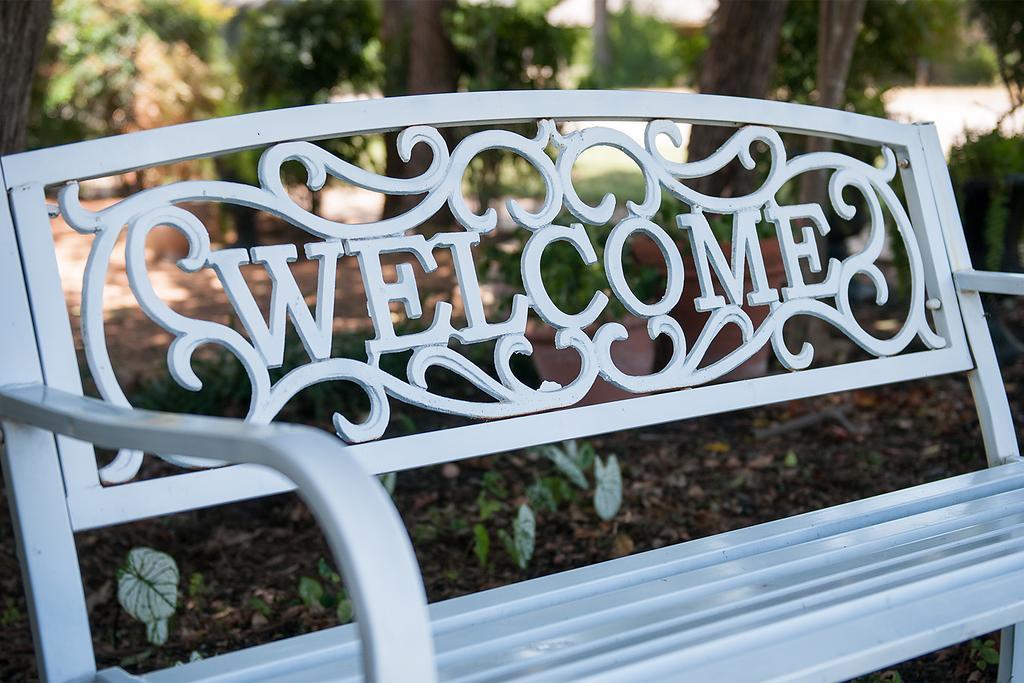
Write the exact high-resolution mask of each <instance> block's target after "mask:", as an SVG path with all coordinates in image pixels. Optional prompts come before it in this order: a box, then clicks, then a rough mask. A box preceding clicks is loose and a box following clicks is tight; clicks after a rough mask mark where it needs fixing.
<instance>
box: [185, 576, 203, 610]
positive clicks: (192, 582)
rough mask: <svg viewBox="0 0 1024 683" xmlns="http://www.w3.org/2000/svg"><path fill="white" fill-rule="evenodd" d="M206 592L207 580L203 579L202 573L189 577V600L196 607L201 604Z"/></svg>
mask: <svg viewBox="0 0 1024 683" xmlns="http://www.w3.org/2000/svg"><path fill="white" fill-rule="evenodd" d="M206 591H207V588H206V579H205V578H203V574H202V572H192V575H191V576H189V577H188V598H189V600H191V601H192V602H193V603H194V604H196V605H198V604H201V603H202V601H203V596H204V595H206Z"/></svg>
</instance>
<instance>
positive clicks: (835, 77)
mask: <svg viewBox="0 0 1024 683" xmlns="http://www.w3.org/2000/svg"><path fill="white" fill-rule="evenodd" d="M866 4H867V0H832V2H822V3H821V4H820V5H819V6H818V69H817V74H816V78H815V91H814V92H813V93H812V94H811V101H812V102H813V103H814V104H817V105H818V106H820V107H829V108H831V109H837V108H839V107H841V106H843V102H844V94H845V92H846V78H847V76H848V75H849V73H850V62H851V61H852V60H853V47H854V45H855V44H856V42H857V33H858V31H859V29H860V22H861V19H862V18H863V17H864V7H865V5H866ZM831 148H832V141H831V140H829V139H828V138H822V137H810V138H808V140H807V151H808V152H820V151H827V150H829V149H831ZM825 183H826V176H825V173H824V172H823V171H811V172H808V173H804V174H803V175H802V176H801V178H800V201H801V202H804V203H807V202H815V203H821V202H823V201H824V200H825ZM821 243H822V244H823V243H824V240H821ZM826 262H827V261H822V263H826Z"/></svg>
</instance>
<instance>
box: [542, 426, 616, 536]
mask: <svg viewBox="0 0 1024 683" xmlns="http://www.w3.org/2000/svg"><path fill="white" fill-rule="evenodd" d="M540 453H541V454H542V455H544V456H545V457H546V458H547V459H548V460H550V461H551V462H552V463H553V464H554V465H555V467H556V468H557V469H558V471H559V473H560V474H561V475H562V476H564V477H565V479H567V480H568V481H569V483H571V484H574V485H575V486H576V487H577V488H579V489H581V490H583V491H587V490H589V489H590V482H589V481H588V480H587V475H586V474H585V472H586V470H588V469H590V468H593V470H594V493H593V500H594V511H595V512H596V513H597V516H598V517H600V518H601V519H602V520H604V521H606V522H607V521H610V520H611V519H613V518H614V517H615V515H616V514H618V512H619V507H621V505H622V471H621V469H620V468H619V461H618V458H616V457H615V456H614V455H609V456H608V460H607V462H602V460H601V458H600V457H599V456H598V455H597V453H595V452H594V447H593V446H591V445H590V444H589V443H587V442H584V443H583V444H582V445H578V444H577V443H576V442H575V441H566V442H563V443H562V444H560V445H549V446H544V447H543V448H541V449H540ZM534 486H537V487H540V488H543V489H544V490H545V491H546V493H541V492H540V488H537V489H531V490H534V491H535V498H536V500H538V501H539V502H542V503H543V504H544V505H545V506H547V507H549V509H552V511H553V508H552V507H551V506H552V503H553V504H554V505H555V506H557V504H558V501H559V500H568V499H569V492H567V491H566V490H565V488H563V487H560V486H558V485H557V484H555V483H554V482H552V480H551V479H550V478H545V479H541V480H539V481H538V482H536V483H535V484H534Z"/></svg>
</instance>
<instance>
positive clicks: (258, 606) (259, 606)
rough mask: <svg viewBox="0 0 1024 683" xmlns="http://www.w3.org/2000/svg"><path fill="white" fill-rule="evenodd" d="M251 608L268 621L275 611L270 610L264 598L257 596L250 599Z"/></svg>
mask: <svg viewBox="0 0 1024 683" xmlns="http://www.w3.org/2000/svg"><path fill="white" fill-rule="evenodd" d="M249 607H251V608H253V609H254V610H256V611H257V612H259V613H260V614H262V615H263V616H264V617H266V618H267V619H269V618H270V615H271V614H273V610H272V609H270V605H268V604H267V601H266V600H264V599H263V598H258V597H256V596H255V595H254V596H252V597H251V598H249Z"/></svg>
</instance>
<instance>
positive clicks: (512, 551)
mask: <svg viewBox="0 0 1024 683" xmlns="http://www.w3.org/2000/svg"><path fill="white" fill-rule="evenodd" d="M498 538H500V539H501V543H502V545H504V546H505V552H507V553H508V554H509V557H511V558H512V561H513V562H515V563H516V564H517V565H520V566H522V565H521V564H520V562H519V551H518V550H517V549H516V542H515V541H514V540H513V539H512V536H511V535H510V534H509V533H508V532H507V531H505V530H504V529H498Z"/></svg>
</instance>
